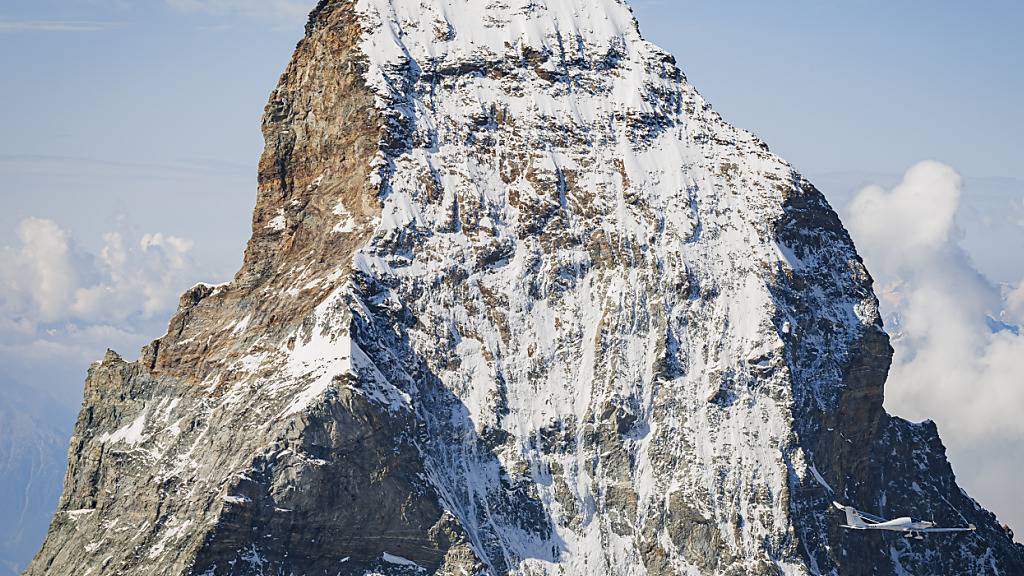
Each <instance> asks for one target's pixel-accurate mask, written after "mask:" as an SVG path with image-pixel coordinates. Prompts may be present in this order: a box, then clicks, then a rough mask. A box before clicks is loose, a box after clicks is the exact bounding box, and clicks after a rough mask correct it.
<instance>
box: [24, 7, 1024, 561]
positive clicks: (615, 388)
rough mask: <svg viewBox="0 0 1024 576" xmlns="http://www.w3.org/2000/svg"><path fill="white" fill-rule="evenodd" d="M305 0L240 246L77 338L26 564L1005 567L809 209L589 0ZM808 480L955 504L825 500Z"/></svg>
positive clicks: (818, 201)
mask: <svg viewBox="0 0 1024 576" xmlns="http://www.w3.org/2000/svg"><path fill="white" fill-rule="evenodd" d="M306 32H307V33H306V37H305V38H304V39H303V40H302V41H301V42H300V43H299V46H298V48H297V50H296V53H295V57H294V59H293V60H292V63H291V64H290V65H289V67H288V69H287V71H286V72H285V74H284V75H283V77H282V79H281V82H280V85H279V87H278V89H277V90H276V91H275V93H274V94H273V95H272V97H271V101H270V104H269V105H268V107H267V112H266V116H265V120H264V133H265V136H266V140H267V148H266V152H265V154H264V157H263V159H262V161H261V163H260V178H259V193H258V194H259V195H258V199H257V206H256V210H255V214H254V218H253V237H252V240H251V242H250V243H249V247H248V249H247V252H246V257H245V262H244V264H243V267H242V269H241V271H240V272H239V273H238V275H237V276H236V277H235V279H234V280H233V281H232V282H231V283H229V284H227V285H222V286H207V285H198V286H196V287H195V288H193V289H192V290H190V291H189V292H188V293H187V294H185V295H184V296H183V297H182V300H181V306H180V309H179V311H178V313H177V314H176V315H175V317H174V318H173V319H172V321H171V325H170V329H169V331H168V334H167V335H166V336H164V337H163V338H161V339H159V340H157V341H156V342H154V343H153V344H152V345H150V346H148V347H147V348H146V349H145V350H143V353H142V355H141V357H140V358H139V359H138V360H137V361H134V362H126V361H125V360H123V359H122V358H120V357H119V356H118V355H116V354H114V353H110V354H108V355H107V357H106V358H105V359H104V360H103V361H102V362H99V363H97V364H96V365H94V366H93V367H92V369H91V370H90V373H89V378H88V381H87V384H86V390H85V402H84V405H83V409H82V413H81V416H80V419H79V422H78V425H77V427H76V429H75V436H74V438H73V440H72V446H71V460H70V465H69V469H68V474H67V482H66V488H65V492H64V495H63V497H62V500H61V504H60V511H59V512H58V514H57V515H56V517H55V518H54V522H53V526H52V527H51V529H50V533H49V537H48V539H47V542H46V544H45V545H44V547H43V549H42V551H41V552H40V553H39V555H38V556H37V558H36V559H35V561H34V563H33V564H32V566H31V567H30V568H29V570H28V572H27V574H29V575H33V576H35V575H43V574H50V575H53V574H83V575H84V574H89V575H99V574H104V575H107V574H110V575H113V574H125V575H127V574H131V575H149V574H152V575H156V574H160V575H179V574H180V575H186V574H188V575H197V576H198V575H207V576H226V575H231V576H250V575H257V574H275V575H276V574H294V575H296V576H298V575H314V574H315V575H321V574H324V575H326V574H330V575H336V574H359V575H363V574H388V575H391V574H395V575H398V574H420V573H432V574H442V575H452V576H454V575H463V574H495V575H497V574H510V573H511V574H524V575H525V574H565V575H570V576H571V575H583V574H618V575H651V576H654V575H669V574H723V575H727V574H728V575H733V574H756V575H776V574H879V575H883V574H884V575H889V574H892V575H896V574H906V573H913V574H933V573H944V574H1013V573H1020V572H1021V571H1022V570H1024V550H1022V548H1021V547H1019V546H1016V545H1014V544H1013V543H1012V541H1011V539H1010V538H1009V537H1008V536H1007V535H1006V534H1005V533H1004V532H1003V531H1002V530H1001V529H1000V528H999V526H998V523H997V522H996V520H995V518H994V516H992V515H991V514H989V513H988V512H985V511H984V510H982V509H981V508H980V507H979V506H978V505H977V504H976V503H974V502H973V501H972V500H970V499H969V498H968V497H967V496H966V495H965V494H963V492H962V491H960V490H959V488H957V486H956V483H955V479H954V477H953V474H952V471H951V470H950V468H949V466H948V464H947V463H946V461H945V458H944V454H943V449H942V445H941V443H940V442H939V440H938V436H937V434H936V431H935V429H934V427H933V426H931V425H930V424H923V425H913V424H910V423H907V422H903V421H900V420H897V419H893V418H890V417H889V416H888V415H886V414H885V413H884V411H883V409H882V398H883V384H884V380H885V377H886V371H887V369H888V365H889V361H890V358H891V349H890V348H889V345H888V339H887V337H886V335H885V333H884V332H883V331H882V326H881V321H880V319H879V316H878V310H877V302H876V300H875V297H874V294H873V293H872V288H871V279H870V276H869V275H868V273H867V271H866V270H865V268H864V266H863V264H862V262H861V260H860V258H859V257H858V256H857V254H856V251H855V250H854V247H853V244H852V242H851V240H850V238H849V236H848V235H847V233H846V231H845V230H844V229H843V227H842V225H841V223H840V222H839V220H838V218H837V216H836V215H835V213H834V212H833V211H832V210H831V208H829V206H828V205H827V203H826V202H825V200H824V199H823V197H822V196H821V194H820V193H819V192H818V191H817V190H815V188H814V187H813V186H812V185H811V184H810V183H808V182H807V181H806V180H804V179H803V178H802V177H801V176H800V175H799V174H797V173H796V172H795V171H794V170H793V168H792V167H790V166H789V165H788V164H786V163H785V162H784V161H783V160H781V159H779V158H778V157H777V156H775V155H773V154H772V153H770V152H769V150H768V148H767V146H766V145H765V144H763V143H762V142H760V141H759V140H758V139H757V138H755V137H754V136H752V135H751V134H749V133H747V132H744V131H741V130H738V129H736V128H733V127H732V126H730V125H728V124H726V123H725V122H724V121H723V120H722V119H721V118H720V117H719V116H718V115H717V114H715V113H714V112H713V111H712V110H711V109H710V107H709V106H708V105H707V104H706V103H705V102H704V100H703V99H702V98H701V97H700V96H699V95H698V94H697V92H696V91H695V90H694V89H693V88H692V87H691V86H690V85H689V84H688V83H687V82H686V80H685V78H684V77H683V75H682V73H681V72H680V71H679V69H678V68H677V67H676V65H675V63H674V61H673V59H672V57H671V56H670V55H668V54H667V53H665V52H663V51H662V50H660V49H658V48H657V47H655V46H653V45H651V44H649V43H647V42H646V41H644V40H643V39H642V38H641V36H640V34H639V32H638V29H637V26H636V23H635V22H634V20H633V18H632V15H631V13H630V11H629V9H628V7H627V6H626V5H625V4H624V3H623V2H621V1H620V0H548V1H547V2H535V1H531V0H493V1H492V0H488V1H470V0H424V1H413V0H359V1H353V0H328V1H323V2H320V4H319V5H318V7H317V8H316V9H315V10H314V12H313V14H312V16H311V17H310V22H309V25H308V27H307V31H306ZM833 490H834V491H835V492H832V491H833ZM834 498H841V499H844V500H845V501H848V502H850V503H852V504H855V505H858V506H860V507H863V508H869V509H873V510H878V511H880V512H881V513H889V512H908V513H914V514H915V515H918V516H922V515H923V516H929V517H931V518H934V519H935V520H937V521H948V522H954V523H956V522H961V521H963V520H966V521H970V522H973V523H975V524H977V525H978V527H979V531H978V532H977V533H975V534H970V535H962V536H953V537H949V538H934V539H929V540H927V541H925V542H913V543H910V542H907V541H904V540H902V539H899V538H895V537H889V536H885V535H877V534H870V535H862V534H850V533H843V532H840V529H839V528H838V524H839V518H838V517H836V516H833V514H832V512H831V511H830V509H829V504H830V502H831V501H832V499H834ZM960 514H962V515H963V517H964V518H963V520H961V518H960V516H959V515H960Z"/></svg>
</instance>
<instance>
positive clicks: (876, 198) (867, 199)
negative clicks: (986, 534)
mask: <svg viewBox="0 0 1024 576" xmlns="http://www.w3.org/2000/svg"><path fill="white" fill-rule="evenodd" d="M963 192H964V191H963V189H962V180H961V178H960V176H959V175H958V174H957V173H956V171H954V170H953V169H952V168H950V167H949V166H946V165H943V164H940V163H937V162H923V163H921V164H918V165H916V166H914V167H913V168H911V169H910V170H909V171H908V172H907V173H906V175H905V176H904V178H903V181H902V183H900V184H899V185H898V186H896V187H895V188H893V189H892V190H884V189H882V188H880V187H877V186H872V187H869V188H866V189H864V190H862V191H861V192H860V193H859V194H858V195H857V196H856V197H855V198H854V199H853V201H852V202H851V203H850V206H849V208H848V223H849V226H850V232H851V234H852V236H853V238H854V240H855V241H856V243H857V246H858V248H859V250H860V252H861V254H862V255H863V256H864V259H865V261H866V263H867V266H868V269H869V270H871V272H872V274H874V276H875V278H876V280H877V282H878V286H877V291H878V293H879V295H880V298H881V300H882V309H883V313H884V315H885V317H886V321H887V324H888V327H889V329H890V332H892V333H894V335H895V336H896V337H895V339H894V343H893V345H894V348H895V349H896V355H895V357H894V361H893V367H892V370H891V373H890V376H889V381H888V384H887V385H886V406H887V408H888V409H889V410H890V411H891V412H894V413H895V414H898V415H901V416H904V417H907V418H909V419H911V420H923V419H925V418H930V419H932V420H934V421H936V423H937V424H938V425H939V428H940V431H941V432H942V436H943V440H944V441H945V443H946V445H947V446H948V447H949V449H950V453H951V456H952V458H951V460H952V461H953V464H954V466H956V465H957V462H958V461H960V460H961V458H960V457H959V456H958V454H962V455H963V461H968V459H969V460H971V461H973V462H975V463H976V462H977V461H978V460H979V458H978V455H979V454H985V455H988V457H990V458H991V459H993V460H999V459H1000V454H999V453H997V452H995V451H994V450H993V448H992V447H993V446H997V445H1006V444H1007V443H1008V442H1011V443H1012V442H1017V441H1019V440H1020V439H1021V438H1024V418H1021V417H1020V415H1021V413H1022V412H1024V335H1018V334H1017V333H1015V332H1014V331H1013V329H1014V327H1013V326H1001V325H999V324H998V323H997V322H995V320H996V319H999V320H1001V321H1002V322H1006V323H1011V322H1020V321H1021V320H1022V319H1024V282H1022V283H1021V284H1020V285H1018V286H1016V287H1014V288H1007V287H1000V286H998V285H996V284H995V283H994V282H991V281H990V280H989V279H988V278H986V277H985V276H984V275H982V274H981V273H980V272H978V270H977V269H976V267H975V266H974V265H973V263H972V262H971V259H970V257H969V256H968V255H967V253H966V252H965V251H964V249H963V248H962V246H961V244H960V241H961V239H962V233H961V232H960V231H959V230H958V228H957V226H956V224H955V222H956V220H957V214H958V210H959V209H960V200H961V196H962V194H963ZM981 460H984V458H981ZM1003 464H1004V463H1002V462H1000V463H998V464H994V465H998V466H1002V469H1003V470H1005V468H1006V466H1004V465H1003ZM1013 468H1014V472H1015V473H1016V475H1021V474H1024V462H1018V463H1017V464H1016V465H1015V466H1013ZM958 471H959V472H960V474H961V476H964V477H966V478H967V480H968V484H969V483H970V478H971V477H972V476H976V477H978V478H983V477H984V476H985V474H986V471H985V470H960V469H959V468H958ZM978 496H979V497H981V499H982V500H983V501H985V500H986V497H985V494H979V495H978ZM993 500H996V498H995V497H993ZM999 512H1000V514H1001V516H1002V517H1004V518H1003V519H1004V520H1010V521H1011V523H1013V524H1016V525H1017V526H1018V527H1019V528H1024V505H1017V506H1016V507H1015V508H1014V509H1003V510H999Z"/></svg>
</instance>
